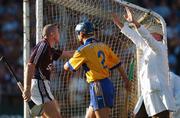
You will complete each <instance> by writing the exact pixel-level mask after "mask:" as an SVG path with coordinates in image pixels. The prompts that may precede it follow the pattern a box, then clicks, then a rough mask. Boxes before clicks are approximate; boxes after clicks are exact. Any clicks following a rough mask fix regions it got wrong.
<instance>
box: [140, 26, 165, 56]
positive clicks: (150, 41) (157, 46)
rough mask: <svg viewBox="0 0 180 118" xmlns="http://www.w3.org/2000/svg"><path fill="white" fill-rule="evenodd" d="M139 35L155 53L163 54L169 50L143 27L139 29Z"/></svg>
mask: <svg viewBox="0 0 180 118" xmlns="http://www.w3.org/2000/svg"><path fill="white" fill-rule="evenodd" d="M137 30H138V33H139V34H140V35H141V36H142V37H143V39H144V41H145V42H146V44H147V45H148V46H149V47H150V48H151V49H152V50H153V51H154V52H160V53H161V52H162V51H163V50H164V49H167V46H166V45H164V44H163V43H162V42H159V41H156V40H155V39H154V37H153V36H152V35H151V34H150V32H149V31H148V30H147V29H146V28H145V27H144V26H143V25H141V27H140V28H138V29H137Z"/></svg>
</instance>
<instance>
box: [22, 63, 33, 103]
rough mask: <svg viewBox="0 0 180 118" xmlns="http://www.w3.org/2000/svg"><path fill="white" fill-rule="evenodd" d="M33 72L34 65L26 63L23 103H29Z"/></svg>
mask: <svg viewBox="0 0 180 118" xmlns="http://www.w3.org/2000/svg"><path fill="white" fill-rule="evenodd" d="M34 70H35V65H34V64H33V63H28V64H27V68H26V76H25V80H24V82H25V84H24V85H25V86H24V91H23V98H24V100H25V101H29V100H30V97H31V79H32V77H33V73H34Z"/></svg>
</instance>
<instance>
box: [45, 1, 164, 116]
mask: <svg viewBox="0 0 180 118" xmlns="http://www.w3.org/2000/svg"><path fill="white" fill-rule="evenodd" d="M131 10H132V11H133V12H134V14H135V19H137V20H138V21H139V22H141V23H142V24H144V25H145V26H147V27H151V26H153V25H156V26H158V27H162V26H161V23H160V21H159V20H158V18H156V17H155V16H153V15H151V14H150V13H148V12H145V11H142V10H140V9H137V8H134V7H132V8H131ZM112 12H114V13H116V14H118V15H119V16H120V18H121V19H122V21H123V22H124V21H125V20H124V19H123V17H122V16H123V14H124V13H125V10H124V7H123V4H120V3H119V2H117V1H114V0H44V3H43V24H48V23H58V24H59V25H60V45H59V46H58V48H61V49H64V50H76V49H77V48H78V47H79V46H80V45H79V43H78V42H77V40H76V35H75V32H74V29H75V26H76V25H77V24H78V23H80V22H82V21H87V20H88V21H91V22H92V23H93V24H94V25H95V27H96V29H97V31H96V34H95V36H96V38H97V39H98V40H100V41H102V42H104V43H106V44H107V45H108V46H110V47H111V48H112V50H113V51H114V52H115V53H116V54H117V55H118V56H119V57H120V59H121V61H122V62H123V64H124V68H125V70H126V72H127V74H129V72H130V70H133V73H132V74H133V75H132V76H133V79H132V80H131V92H130V93H129V95H128V97H126V91H125V88H124V83H123V81H122V79H121V75H120V74H119V73H118V71H117V70H113V71H112V72H111V76H110V78H111V79H112V81H113V83H114V86H115V88H116V95H115V96H116V97H115V103H114V107H113V108H112V112H111V116H110V117H112V118H126V117H127V116H126V99H127V98H128V104H127V107H128V117H133V109H134V106H135V104H136V102H137V97H138V96H137V95H138V87H137V86H138V81H137V79H136V72H137V66H136V63H133V64H135V65H134V66H133V68H131V67H132V66H131V65H132V63H131V62H136V60H137V58H136V46H135V45H134V44H133V43H132V41H131V40H130V39H128V38H127V37H126V36H124V35H123V34H121V32H120V30H119V29H118V28H117V27H116V26H115V25H114V23H113V22H112V18H111V13H112ZM132 60H133V61H132ZM66 61H67V60H66V59H61V60H59V61H57V62H54V64H55V65H56V71H55V72H53V73H52V75H51V76H52V77H51V78H52V79H51V81H52V82H51V87H52V92H53V94H54V96H55V98H56V99H57V100H58V103H59V105H60V108H61V113H62V116H63V118H81V117H82V118H84V116H85V114H86V109H87V108H88V106H89V91H88V84H87V83H86V79H85V74H84V72H83V70H82V69H80V70H79V71H77V72H75V73H74V72H65V71H64V70H63V65H64V63H65V62H66Z"/></svg>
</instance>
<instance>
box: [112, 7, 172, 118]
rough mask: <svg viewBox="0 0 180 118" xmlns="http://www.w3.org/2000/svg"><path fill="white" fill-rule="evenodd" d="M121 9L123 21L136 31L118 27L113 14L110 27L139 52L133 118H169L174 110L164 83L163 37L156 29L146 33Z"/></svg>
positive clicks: (165, 61) (126, 25)
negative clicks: (130, 24) (136, 99)
mask: <svg viewBox="0 0 180 118" xmlns="http://www.w3.org/2000/svg"><path fill="white" fill-rule="evenodd" d="M125 9H126V12H127V15H126V16H125V18H126V20H127V21H128V22H131V23H133V24H134V26H135V29H136V31H135V30H132V29H131V28H129V26H128V24H127V23H125V24H122V23H121V21H120V19H119V18H118V17H117V16H116V15H115V14H113V20H114V23H115V24H116V25H117V26H118V27H119V28H120V29H121V32H122V33H123V34H124V35H126V36H127V37H128V38H129V39H131V40H132V41H133V43H135V44H136V47H137V49H138V50H140V51H141V52H142V57H141V58H140V64H141V66H140V70H139V71H140V72H139V75H138V77H139V79H140V89H141V96H140V97H139V100H138V102H137V104H136V107H135V109H134V113H135V118H148V117H152V118H170V111H174V110H175V102H174V98H173V95H172V91H171V90H170V86H169V83H168V81H169V74H168V72H169V66H168V58H167V46H166V44H163V43H162V41H163V38H165V37H163V36H162V32H161V30H159V29H158V30H156V31H155V29H154V31H155V32H149V31H148V30H147V29H146V28H145V27H144V26H142V25H140V24H139V23H138V22H137V21H136V20H134V19H133V16H132V13H131V11H130V10H129V8H127V7H125Z"/></svg>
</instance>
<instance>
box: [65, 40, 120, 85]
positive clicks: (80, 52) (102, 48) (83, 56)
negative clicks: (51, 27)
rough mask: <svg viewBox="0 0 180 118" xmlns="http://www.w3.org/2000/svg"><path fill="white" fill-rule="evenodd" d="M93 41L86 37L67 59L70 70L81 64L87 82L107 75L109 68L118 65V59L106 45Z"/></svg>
mask: <svg viewBox="0 0 180 118" xmlns="http://www.w3.org/2000/svg"><path fill="white" fill-rule="evenodd" d="M93 41H94V39H92V38H89V39H87V40H86V42H85V44H84V45H82V46H81V47H79V48H78V49H77V50H76V52H75V53H74V55H73V57H72V58H71V59H70V60H69V61H68V66H69V68H70V70H73V71H75V70H77V69H78V68H79V67H80V66H83V69H84V70H85V72H86V77H87V82H88V83H90V82H93V81H97V80H101V79H105V78H107V77H109V70H110V69H113V68H115V67H117V66H119V65H120V59H119V58H118V57H117V55H116V54H114V52H113V51H112V50H111V49H110V48H109V47H108V46H107V45H105V44H104V43H102V42H93Z"/></svg>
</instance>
